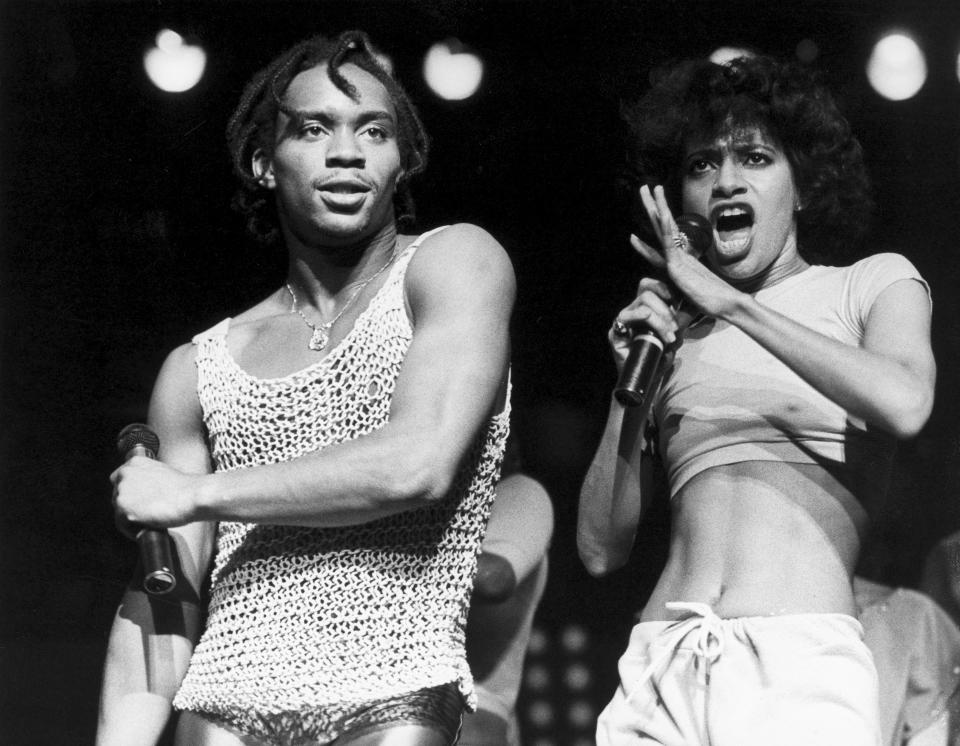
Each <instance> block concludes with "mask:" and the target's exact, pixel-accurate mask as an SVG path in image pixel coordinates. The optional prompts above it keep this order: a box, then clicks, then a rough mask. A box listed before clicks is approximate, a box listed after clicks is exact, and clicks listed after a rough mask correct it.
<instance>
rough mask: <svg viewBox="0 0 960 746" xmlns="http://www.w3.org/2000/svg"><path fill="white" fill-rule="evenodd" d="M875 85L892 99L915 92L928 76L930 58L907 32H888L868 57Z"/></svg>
mask: <svg viewBox="0 0 960 746" xmlns="http://www.w3.org/2000/svg"><path fill="white" fill-rule="evenodd" d="M867 79H868V80H869V81H870V85H872V86H873V89H874V90H875V91H876V92H877V93H879V94H880V95H881V96H883V97H884V98H888V99H890V100H891V101H903V100H905V99H908V98H910V97H911V96H914V95H915V94H916V93H917V91H919V90H920V89H921V88H922V87H923V84H924V83H925V82H926V80H927V61H926V59H925V58H924V56H923V52H922V51H920V47H919V46H917V43H916V42H915V41H914V40H913V39H911V38H910V37H909V36H907V35H906V34H899V33H898V34H889V35H888V36H885V37H884V38H882V39H881V40H880V41H878V42H877V43H876V45H875V46H874V48H873V52H871V54H870V59H869V60H868V61H867Z"/></svg>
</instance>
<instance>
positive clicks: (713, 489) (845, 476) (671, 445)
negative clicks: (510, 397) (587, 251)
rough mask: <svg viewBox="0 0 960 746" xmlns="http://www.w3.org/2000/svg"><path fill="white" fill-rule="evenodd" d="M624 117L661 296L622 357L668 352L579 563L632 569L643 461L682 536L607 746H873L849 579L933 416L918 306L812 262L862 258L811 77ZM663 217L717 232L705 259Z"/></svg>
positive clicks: (902, 277)
mask: <svg viewBox="0 0 960 746" xmlns="http://www.w3.org/2000/svg"><path fill="white" fill-rule="evenodd" d="M626 115H627V120H628V123H629V125H630V127H631V131H632V133H633V140H634V142H633V145H634V147H635V152H636V159H635V162H636V165H637V168H638V171H639V172H640V176H641V179H642V181H643V182H644V184H645V186H643V187H641V189H640V196H641V200H642V203H643V207H644V208H645V211H646V213H647V215H649V217H650V221H651V223H652V228H653V234H655V238H656V241H653V240H651V241H650V242H649V243H645V242H643V241H641V240H640V239H639V238H637V237H636V236H632V237H631V242H632V243H633V245H634V247H635V248H636V249H637V250H638V251H639V252H640V254H641V255H643V256H644V257H645V258H646V259H647V260H648V261H650V262H651V263H652V264H653V265H654V266H655V267H657V268H659V269H660V270H661V277H666V278H668V279H669V282H667V281H664V280H663V279H655V278H645V279H643V280H642V281H641V282H640V285H639V290H638V293H637V297H636V298H635V299H634V300H633V301H632V302H631V303H630V304H629V305H627V306H626V307H625V308H624V309H623V310H622V311H620V313H619V314H618V315H617V318H616V321H615V322H614V326H613V329H612V330H611V332H610V335H609V338H610V342H611V346H612V348H613V353H614V358H615V360H616V363H617V366H618V368H621V369H622V367H623V364H624V360H625V359H626V356H627V352H628V350H629V348H630V345H631V338H632V335H633V334H634V333H637V332H643V331H652V332H654V333H655V334H656V335H657V336H658V337H659V338H660V339H661V340H662V341H663V342H664V343H665V344H666V346H667V351H668V355H667V363H666V365H665V369H664V371H663V373H662V379H661V382H660V385H659V389H658V390H657V392H656V394H655V395H654V396H653V397H652V398H651V399H650V400H649V401H647V402H646V403H645V404H644V405H643V406H639V407H624V406H622V405H621V404H619V403H618V402H617V401H615V400H614V401H613V402H612V403H611V408H610V414H609V418H608V421H607V426H606V429H605V433H604V435H603V438H602V441H601V443H600V446H599V448H598V451H597V454H596V456H595V457H594V460H593V463H592V464H591V467H590V469H589V471H588V474H587V478H586V480H585V482H584V486H583V490H582V493H581V504H580V516H579V526H578V544H579V550H580V555H581V557H582V558H583V561H584V562H585V564H586V566H587V568H588V570H589V571H590V572H591V573H592V574H594V575H603V574H605V573H608V572H611V571H613V570H615V569H616V568H618V567H620V566H621V565H623V564H624V563H625V562H626V561H627V558H628V556H629V553H630V550H631V547H632V544H633V540H634V534H635V530H636V526H637V522H638V520H639V518H640V516H641V513H642V511H643V509H644V506H645V504H646V503H647V502H648V501H649V499H650V497H649V494H648V493H649V480H648V479H646V478H645V475H646V473H647V462H648V459H647V456H648V455H650V454H651V453H653V452H656V453H657V454H658V455H659V457H660V458H662V459H663V463H664V466H665V467H666V470H667V476H668V480H669V485H670V496H671V521H672V531H671V545H670V552H669V558H668V560H667V563H666V566H665V569H664V570H663V573H662V575H661V577H660V579H659V581H658V583H657V585H656V587H655V588H654V590H653V592H652V594H651V597H650V599H649V600H648V603H647V604H646V606H645V608H644V609H643V612H642V614H641V618H640V619H641V621H640V623H639V624H638V625H637V626H636V627H635V628H634V630H633V633H632V635H631V640H630V643H629V647H628V649H627V651H626V653H625V654H624V656H623V657H622V658H621V661H620V676H621V686H620V688H619V689H618V691H617V692H616V694H615V696H614V698H613V700H612V701H611V702H610V704H609V705H608V707H607V708H606V709H605V710H604V712H603V714H602V715H601V717H600V720H599V723H598V732H597V742H598V744H600V745H601V746H602V745H603V744H611V743H616V744H627V743H630V744H639V743H651V744H652V743H658V744H695V743H709V744H713V745H714V746H722V745H723V744H737V745H738V746H744V744H767V745H769V744H818V745H819V746H824V745H826V744H836V745H837V746H855V745H857V744H864V745H866V744H872V745H875V744H876V743H878V740H877V739H878V738H879V734H878V727H877V684H876V671H875V668H874V666H873V662H872V659H871V657H870V654H869V652H868V650H867V649H866V647H865V645H864V643H863V639H862V637H863V630H862V628H861V626H860V624H859V623H858V622H857V621H856V619H855V618H854V615H855V611H856V608H855V605H854V601H853V594H852V590H851V576H852V573H853V569H854V566H855V564H856V561H857V554H858V552H859V548H860V543H861V538H862V535H863V531H864V530H865V527H866V523H867V520H866V513H865V511H864V508H863V503H864V501H866V500H869V499H870V497H871V496H872V495H874V494H876V493H877V492H878V491H880V490H882V489H884V486H885V485H884V482H885V476H886V468H887V467H888V466H889V463H890V459H891V456H892V451H893V446H894V440H895V439H897V438H909V437H912V436H914V435H916V434H917V432H918V431H919V430H920V428H921V427H922V426H923V424H924V423H925V422H926V420H927V418H928V416H929V414H930V410H931V407H932V401H933V389H934V378H935V365H934V361H933V356H932V352H931V349H930V299H929V290H928V288H927V286H926V283H925V282H924V281H923V279H922V278H921V277H920V275H919V274H918V273H917V271H916V270H915V269H914V267H913V266H912V265H911V264H910V262H908V261H907V260H906V259H905V258H903V257H902V256H900V255H898V254H878V255H876V256H872V257H869V258H867V259H864V260H862V261H859V262H856V263H854V264H852V265H850V266H828V265H825V264H816V263H814V262H815V261H817V260H818V258H819V257H824V256H827V257H836V256H838V254H839V253H840V251H841V250H843V249H845V248H847V247H849V246H851V245H852V244H853V242H854V241H855V239H856V238H857V234H858V232H862V228H863V226H864V224H865V220H864V218H865V215H866V212H867V210H868V207H869V200H868V198H867V190H866V184H867V180H866V175H865V169H864V165H863V162H862V156H861V151H860V148H859V145H858V144H857V142H856V140H855V138H854V137H853V136H852V135H851V134H850V130H849V126H848V124H847V122H846V121H845V120H844V118H843V117H842V115H841V114H840V113H839V111H838V110H837V108H836V105H835V103H834V102H833V100H832V98H831V97H830V95H829V93H828V92H827V91H826V90H825V88H824V87H823V86H822V85H821V84H820V83H819V82H818V81H817V80H816V79H815V78H814V77H813V76H812V75H811V74H810V73H809V72H808V71H806V70H804V69H802V68H800V67H798V66H793V65H789V64H782V63H779V62H777V61H775V60H772V59H769V58H763V57H755V58H741V59H739V60H735V61H734V62H732V63H729V64H727V65H716V64H713V63H710V62H707V61H692V62H686V63H682V64H681V65H678V66H676V67H675V68H674V69H672V70H671V71H670V72H668V73H667V74H666V75H664V76H662V77H661V78H660V80H659V81H657V82H656V84H655V85H654V87H653V88H652V90H651V91H650V92H649V93H647V94H646V95H645V96H644V97H643V98H642V99H641V100H640V101H639V102H638V103H637V104H636V105H634V106H633V107H632V108H630V109H628V110H626ZM650 184H653V185H655V186H653V188H652V189H651V188H650V187H649V186H647V185H650ZM672 206H673V207H672ZM674 208H676V210H677V212H681V211H682V212H684V213H696V214H699V215H701V216H704V217H705V218H707V219H708V220H709V221H710V224H711V226H712V232H713V236H712V237H713V244H712V246H711V247H710V248H709V249H708V250H707V252H706V254H705V255H704V256H703V257H702V258H701V259H698V258H696V257H694V256H691V255H690V254H689V253H688V252H687V251H686V250H685V245H684V242H683V241H682V240H677V227H676V222H675V220H674ZM654 243H659V245H660V247H661V248H660V249H657V248H655V247H654V246H652V245H651V244H654ZM681 297H682V298H683V299H684V300H683V308H684V309H685V310H682V311H677V310H676V308H677V301H678V300H679V299H680V298H681ZM695 314H696V317H695V318H693V319H692V321H691V317H693V316H694V315H695ZM681 337H682V343H681Z"/></svg>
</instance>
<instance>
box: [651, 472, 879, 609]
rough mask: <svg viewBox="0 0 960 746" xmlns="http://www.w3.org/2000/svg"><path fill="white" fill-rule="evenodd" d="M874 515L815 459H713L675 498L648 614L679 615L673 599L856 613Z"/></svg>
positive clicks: (719, 605) (736, 606)
mask: <svg viewBox="0 0 960 746" xmlns="http://www.w3.org/2000/svg"><path fill="white" fill-rule="evenodd" d="M865 524H866V516H865V514H864V511H863V509H862V508H861V506H860V504H859V503H858V501H857V500H856V499H855V498H854V496H853V495H852V494H851V493H850V491H849V490H848V489H847V488H846V487H844V486H843V485H842V484H841V483H840V482H839V481H837V479H836V477H835V476H834V475H832V474H831V473H829V472H828V471H826V470H825V469H823V468H822V467H820V466H818V465H816V464H789V463H784V462H782V461H745V462H740V463H735V464H725V465H722V466H715V467H712V468H710V469H707V470H705V471H703V472H700V473H699V474H697V475H696V476H695V477H693V478H692V479H691V480H690V481H689V482H687V483H686V484H685V485H684V486H683V488H682V489H681V491H680V492H679V493H678V494H677V495H675V496H674V498H673V500H672V532H671V533H672V535H671V539H670V554H669V558H668V560H667V564H666V567H665V569H664V571H663V573H662V574H661V576H660V580H659V581H658V583H657V585H656V587H655V588H654V591H653V593H652V595H651V597H650V599H649V601H648V602H647V605H646V606H645V608H644V610H643V613H642V615H641V619H642V620H643V621H653V620H669V619H674V618H676V617H677V616H678V615H680V614H681V612H675V611H670V610H668V609H667V608H666V607H665V606H664V604H665V603H666V602H669V601H682V602H699V603H705V604H708V605H709V606H710V607H711V608H712V609H713V611H714V612H715V613H716V614H717V615H719V616H720V617H723V618H733V617H744V616H777V615H783V614H806V613H842V614H851V615H852V614H854V613H855V606H854V602H853V595H852V592H851V589H850V578H851V575H852V573H853V569H854V566H855V564H856V559H857V553H858V552H859V548H860V537H861V536H862V532H863V530H864V527H865Z"/></svg>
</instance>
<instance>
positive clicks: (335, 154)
mask: <svg viewBox="0 0 960 746" xmlns="http://www.w3.org/2000/svg"><path fill="white" fill-rule="evenodd" d="M327 163H328V165H337V166H345V165H348V166H357V165H361V166H362V165H363V163H364V157H363V150H362V149H361V148H360V144H359V143H358V142H357V138H356V136H355V134H354V133H353V132H346V131H343V130H340V129H338V130H335V131H334V133H333V137H331V138H330V145H329V147H328V148H327Z"/></svg>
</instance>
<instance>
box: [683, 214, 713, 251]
mask: <svg viewBox="0 0 960 746" xmlns="http://www.w3.org/2000/svg"><path fill="white" fill-rule="evenodd" d="M677 229H678V230H679V231H680V232H681V233H682V234H683V235H685V236H686V237H687V242H688V243H689V244H690V253H691V254H693V255H694V256H700V255H701V254H703V252H705V251H706V250H707V249H709V248H710V247H711V246H712V245H713V226H712V225H711V224H710V221H709V220H707V219H706V218H705V217H703V216H702V215H697V214H696V213H692V212H685V213H684V214H683V215H681V216H679V217H678V218H677Z"/></svg>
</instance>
